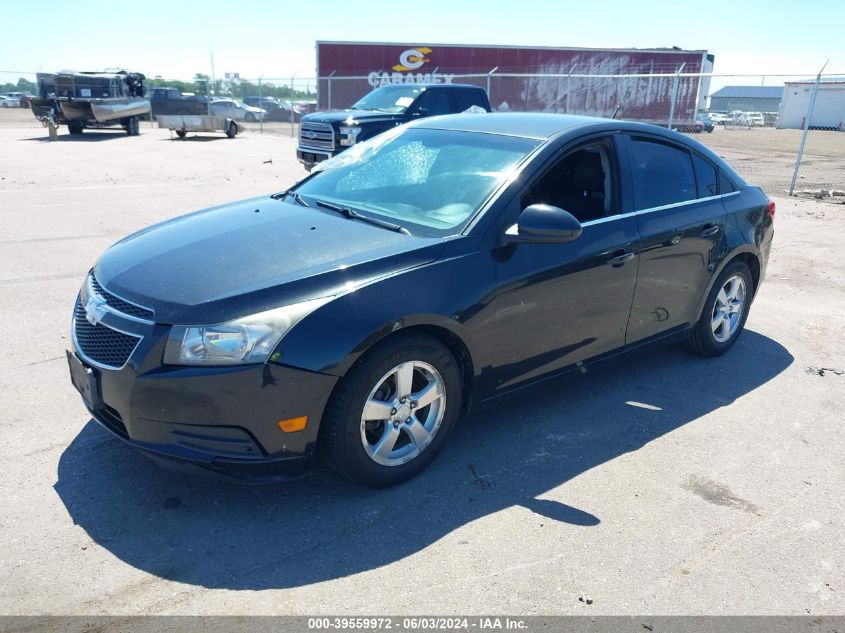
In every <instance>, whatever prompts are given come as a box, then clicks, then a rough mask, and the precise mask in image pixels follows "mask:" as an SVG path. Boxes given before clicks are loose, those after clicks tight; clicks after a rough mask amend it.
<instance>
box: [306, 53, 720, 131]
mask: <svg viewBox="0 0 845 633" xmlns="http://www.w3.org/2000/svg"><path fill="white" fill-rule="evenodd" d="M682 66H683V72H685V73H698V72H711V71H712V67H713V57H712V55H708V54H707V52H706V51H684V50H679V49H627V50H626V49H585V48H542V47H519V46H464V45H451V44H450V45H446V44H431V43H406V44H386V43H364V42H360V43H359V42H317V73H318V76H319V78H320V80H319V88H320V90H319V92H320V95H319V98H320V108H321V109H326V108H328V107H330V106H331V107H332V108H339V107H348V106H349V105H351V104H352V103H354V102H355V101H357V100H358V99H360V98H361V97H362V96H363V95H364V94H366V93H367V92H369V91H370V90H372V89H373V88H376V87H378V86H383V85H385V84H405V83H453V82H454V83H474V84H476V85H482V86H485V87H486V85H487V80H486V75H487V73H489V72H490V71H491V70H493V69H494V68H495V69H496V73H497V74H498V75H501V74H508V73H513V74H525V75H532V76H531V77H501V76H498V77H497V76H495V75H494V76H493V78H492V80H491V84H490V87H491V90H490V92H491V94H490V101H491V103H492V105H493V107H494V109H504V110H507V109H510V110H540V111H546V112H577V113H579V114H595V115H599V116H610V115H611V114H612V113H613V111H614V110H615V108H616V106H617V105H621V106H622V113H621V114H624V113H625V112H626V111H627V117H626V118H634V119H640V120H654V121H659V120H660V119H661V118H665V116H666V113H668V109H669V102H670V99H671V93H672V79H671V78H666V76H670V75H672V74H673V73H675V72H677V71H678V69H679V68H681V67H682ZM569 73H573V74H575V75H579V74H589V75H630V74H637V75H650V74H651V75H663V76H664V77H654V78H648V79H635V78H627V77H626V78H621V79H619V78H616V79H614V80H613V81H601V80H599V81H597V80H594V79H593V80H590V79H588V78H580V79H578V78H575V77H573V78H571V79H570V80H569V81H568V82H566V80H563V81H562V80H561V79H560V77H559V76H560V75H568V74H569ZM330 75H331V77H332V80H331V88H329V81H328V77H329V76H330ZM468 75H475V77H468ZM549 75H557V76H558V77H554V78H553V77H548V76H549ZM706 89H707V85H706V83H705V82H700V81H699V79H698V78H697V77H693V78H682V79H681V80H680V81H679V86H678V94H677V95H676V111H675V118H676V120H678V121H679V122H680V121H682V120H689V119H691V118H692V117H694V116H695V111H696V108H697V107H698V108H701V107H703V105H704V104H703V100H704V98H705V96H706ZM329 92H331V104H329ZM664 111H665V112H664Z"/></svg>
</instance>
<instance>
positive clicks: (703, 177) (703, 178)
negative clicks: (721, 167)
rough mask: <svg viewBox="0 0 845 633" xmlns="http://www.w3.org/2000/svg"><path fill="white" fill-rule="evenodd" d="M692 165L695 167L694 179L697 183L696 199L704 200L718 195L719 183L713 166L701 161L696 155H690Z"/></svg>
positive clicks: (703, 160)
mask: <svg viewBox="0 0 845 633" xmlns="http://www.w3.org/2000/svg"><path fill="white" fill-rule="evenodd" d="M692 163H693V165H695V179H696V181H697V182H698V197H699V198H706V197H708V196H715V195H718V193H719V182H718V176H717V171H716V168H715V167H714V166H713V164H712V163H711V162H710V161H708V160H705V159H703V158H702V157H701V156H699V155H698V154H693V155H692Z"/></svg>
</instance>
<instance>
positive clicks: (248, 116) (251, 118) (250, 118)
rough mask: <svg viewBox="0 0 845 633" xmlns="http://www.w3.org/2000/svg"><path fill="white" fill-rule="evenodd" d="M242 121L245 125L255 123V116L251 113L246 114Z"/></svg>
mask: <svg viewBox="0 0 845 633" xmlns="http://www.w3.org/2000/svg"><path fill="white" fill-rule="evenodd" d="M244 121H246V122H247V123H255V115H254V114H253V113H252V112H247V113H246V115H245V116H244Z"/></svg>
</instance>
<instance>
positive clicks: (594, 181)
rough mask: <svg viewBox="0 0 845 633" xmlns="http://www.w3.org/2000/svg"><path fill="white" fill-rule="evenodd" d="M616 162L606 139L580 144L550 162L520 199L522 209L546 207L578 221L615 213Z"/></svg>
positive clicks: (608, 140) (608, 139)
mask: <svg viewBox="0 0 845 633" xmlns="http://www.w3.org/2000/svg"><path fill="white" fill-rule="evenodd" d="M616 183H617V178H616V160H615V153H614V149H613V140H612V139H610V138H606V139H601V140H599V141H593V142H591V143H588V144H587V145H582V146H581V147H578V148H576V149H574V150H572V151H570V152H568V153H567V154H566V155H565V156H564V157H563V158H561V159H560V160H558V161H557V162H556V163H554V164H553V165H552V166H551V167H550V168H549V169H548V170H547V171H546V172H545V173H544V174H543V175H542V176H541V177H540V179H539V180H537V181H536V182H535V183H534V184H532V185H531V188H530V189H529V190H528V191H527V192H525V193H524V194H523V196H522V208H523V209H524V208H525V207H527V206H529V205H531V204H550V205H552V206H555V207H560V208H561V209H564V210H566V211H569V212H570V213H571V214H572V215H574V216H575V217H576V218H577V219H578V221H579V222H589V221H590V220H598V219H600V218H604V217H607V216H611V215H615V214H616V213H618V212H619V206H618V202H617V199H618V197H617V185H616Z"/></svg>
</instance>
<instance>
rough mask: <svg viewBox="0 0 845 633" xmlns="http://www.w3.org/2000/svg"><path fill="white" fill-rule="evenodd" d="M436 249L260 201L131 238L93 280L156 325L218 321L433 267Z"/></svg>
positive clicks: (331, 216) (433, 243) (428, 241)
mask: <svg viewBox="0 0 845 633" xmlns="http://www.w3.org/2000/svg"><path fill="white" fill-rule="evenodd" d="M442 246H443V241H442V240H441V239H438V238H426V237H414V236H409V235H405V234H402V233H396V232H393V231H389V230H386V229H383V228H380V227H377V226H373V225H371V224H367V223H365V222H362V221H360V220H347V219H346V218H344V217H342V216H341V215H338V214H335V213H334V212H332V211H326V212H324V211H322V210H318V209H315V208H311V207H309V208H306V207H303V206H300V205H296V204H293V203H287V202H282V201H278V200H274V199H272V198H270V197H261V198H253V199H250V200H244V201H241V202H237V203H234V204H230V205H225V206H220V207H214V208H211V209H206V210H204V211H199V212H196V213H192V214H190V215H186V216H182V217H179V218H175V219H173V220H169V221H167V222H163V223H161V224H157V225H154V226H151V227H149V228H146V229H144V230H142V231H139V232H137V233H134V234H132V235H130V236H128V237H126V238H124V239H122V240H120V241H119V242H117V243H116V244H114V245H113V246H111V247H110V248H109V249H108V250H107V251H106V252H105V253H104V254H103V255H102V257H101V258H100V260H99V262H97V265H96V266H95V268H94V274H95V276H96V277H97V280H98V281H99V282H100V284H101V285H102V286H103V287H105V288H106V290H108V291H110V292H112V293H114V294H117V295H119V296H121V297H123V298H125V299H128V300H130V301H133V302H135V303H138V304H140V305H144V306H147V307H149V308H151V309H153V310H154V311H155V318H156V321H157V322H159V323H171V324H172V323H178V324H185V325H195V324H202V323H220V322H222V321H226V320H229V319H232V318H236V317H239V316H244V315H247V314H254V313H256V312H261V311H263V310H269V309H271V308H274V307H278V306H281V305H287V304H290V303H296V302H298V301H304V300H307V299H312V298H317V297H323V296H329V295H332V294H339V293H342V292H348V291H351V290H354V288H355V287H357V286H359V285H362V284H365V283H368V282H370V281H372V280H374V279H377V278H379V277H382V276H385V275H389V274H392V273H396V272H399V271H402V270H406V269H409V268H413V267H416V266H420V265H423V264H425V263H428V262H430V261H433V260H434V259H435V258H436V257H437V255H438V253H439V252H440V250H441V248H442Z"/></svg>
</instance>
